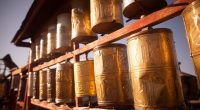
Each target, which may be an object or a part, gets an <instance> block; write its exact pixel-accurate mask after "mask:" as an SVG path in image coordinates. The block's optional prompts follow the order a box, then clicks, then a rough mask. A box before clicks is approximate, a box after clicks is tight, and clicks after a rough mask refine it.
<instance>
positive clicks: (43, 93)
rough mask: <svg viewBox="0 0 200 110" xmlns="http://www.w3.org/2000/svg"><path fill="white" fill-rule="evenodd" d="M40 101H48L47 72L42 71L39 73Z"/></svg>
mask: <svg viewBox="0 0 200 110" xmlns="http://www.w3.org/2000/svg"><path fill="white" fill-rule="evenodd" d="M39 77H40V78H39V84H40V85H39V90H40V92H39V99H40V100H46V99H47V71H46V70H40V71H39Z"/></svg>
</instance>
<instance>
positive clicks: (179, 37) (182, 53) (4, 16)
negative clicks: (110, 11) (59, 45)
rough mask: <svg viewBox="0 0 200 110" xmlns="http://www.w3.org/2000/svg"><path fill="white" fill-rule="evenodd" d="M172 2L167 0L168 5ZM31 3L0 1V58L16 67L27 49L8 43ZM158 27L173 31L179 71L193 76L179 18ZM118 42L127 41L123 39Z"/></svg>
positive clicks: (23, 63) (22, 60) (21, 0)
mask: <svg viewBox="0 0 200 110" xmlns="http://www.w3.org/2000/svg"><path fill="white" fill-rule="evenodd" d="M172 1H173V0H168V3H171V2H172ZM32 2H33V0H0V58H2V57H4V56H5V55H6V54H7V53H9V54H11V57H12V58H13V60H14V61H15V62H16V64H17V65H18V66H23V65H25V64H27V60H28V48H21V47H16V46H15V45H14V44H11V43H10V42H11V40H12V38H13V37H14V35H15V33H16V32H17V30H18V29H19V28H20V26H21V23H22V21H23V20H24V18H25V15H26V14H27V11H28V10H29V8H30V6H31V4H32ZM159 27H161V28H170V29H171V30H172V31H173V36H174V40H175V42H176V44H175V46H176V52H177V56H178V60H179V61H180V62H181V63H182V64H181V70H182V71H184V72H187V73H191V74H194V73H195V72H194V67H193V64H192V61H191V58H190V54H189V49H188V44H187V40H186V35H185V29H184V25H183V21H182V18H181V16H178V17H175V18H173V19H171V20H169V21H166V22H163V23H161V24H159V25H156V26H154V28H159ZM118 42H122V43H126V42H127V41H126V39H123V40H120V41H118Z"/></svg>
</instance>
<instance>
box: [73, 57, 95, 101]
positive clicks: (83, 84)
mask: <svg viewBox="0 0 200 110" xmlns="http://www.w3.org/2000/svg"><path fill="white" fill-rule="evenodd" d="M74 82H75V95H76V97H84V96H89V97H96V88H95V80H94V62H93V60H87V61H80V62H76V63H74Z"/></svg>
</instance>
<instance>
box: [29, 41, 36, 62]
mask: <svg viewBox="0 0 200 110" xmlns="http://www.w3.org/2000/svg"><path fill="white" fill-rule="evenodd" d="M35 51H36V49H35V43H33V42H32V43H31V49H30V60H29V61H30V62H33V61H34V59H35V55H36V54H35V53H36V52H35Z"/></svg>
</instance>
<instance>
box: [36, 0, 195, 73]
mask: <svg viewBox="0 0 200 110" xmlns="http://www.w3.org/2000/svg"><path fill="white" fill-rule="evenodd" d="M192 1H194V0H177V1H176V2H175V3H174V4H172V5H169V6H167V7H166V8H163V9H161V10H159V11H156V12H154V13H152V14H150V15H148V16H146V17H144V18H142V19H140V20H137V21H136V22H133V23H131V24H129V25H127V26H125V27H124V28H121V29H119V30H117V31H115V32H113V33H110V34H107V35H105V36H103V37H101V38H100V39H98V40H96V41H94V42H92V43H89V44H87V45H85V46H84V47H83V48H79V49H76V50H74V51H72V52H71V53H67V54H65V55H63V56H61V57H59V58H56V59H53V60H51V61H49V62H45V63H44V64H42V65H38V66H35V67H34V68H33V71H39V70H41V69H44V68H47V67H49V66H52V65H55V64H57V63H60V62H62V61H65V60H67V59H70V58H73V57H74V56H77V55H81V54H83V53H85V52H88V51H90V50H92V49H93V48H95V47H97V46H99V45H103V44H106V43H111V42H114V41H117V40H119V39H122V38H125V37H127V36H129V35H131V34H133V33H136V32H138V31H140V30H141V29H142V28H145V27H148V26H153V25H156V24H159V23H161V22H164V21H167V20H169V19H171V18H173V17H176V16H178V15H180V14H181V12H182V11H183V10H184V9H185V7H186V6H187V5H188V4H189V3H191V2H192Z"/></svg>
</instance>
